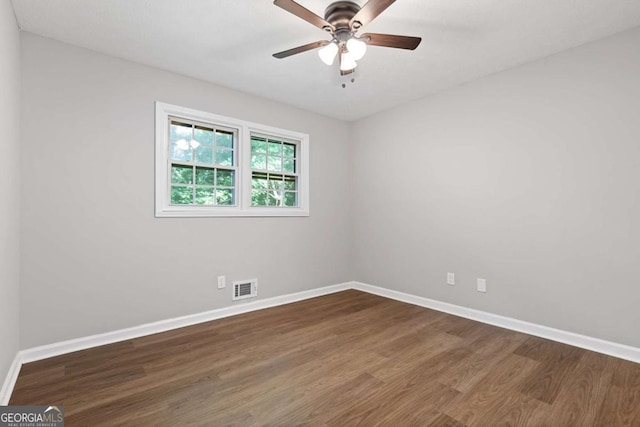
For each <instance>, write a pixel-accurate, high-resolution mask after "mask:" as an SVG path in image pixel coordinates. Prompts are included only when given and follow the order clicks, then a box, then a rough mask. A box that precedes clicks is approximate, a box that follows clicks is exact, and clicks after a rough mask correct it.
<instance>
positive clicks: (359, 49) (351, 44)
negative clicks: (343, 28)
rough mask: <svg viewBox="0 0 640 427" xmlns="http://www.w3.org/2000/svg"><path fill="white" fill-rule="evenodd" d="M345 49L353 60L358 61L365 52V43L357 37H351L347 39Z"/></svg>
mask: <svg viewBox="0 0 640 427" xmlns="http://www.w3.org/2000/svg"><path fill="white" fill-rule="evenodd" d="M347 50H348V51H349V53H350V54H351V57H352V58H353V60H354V61H359V60H360V59H362V57H363V56H364V54H365V53H366V52H367V44H366V43H365V42H363V41H362V40H360V39H358V38H355V37H352V38H350V39H349V40H348V41H347Z"/></svg>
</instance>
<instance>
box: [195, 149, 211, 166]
mask: <svg viewBox="0 0 640 427" xmlns="http://www.w3.org/2000/svg"><path fill="white" fill-rule="evenodd" d="M195 152H196V163H206V164H211V163H213V148H212V147H211V146H210V145H200V146H199V147H198V148H196V149H195Z"/></svg>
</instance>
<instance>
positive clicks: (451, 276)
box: [447, 273, 456, 286]
mask: <svg viewBox="0 0 640 427" xmlns="http://www.w3.org/2000/svg"><path fill="white" fill-rule="evenodd" d="M455 284H456V275H455V274H453V273H447V285H451V286H453V285H455Z"/></svg>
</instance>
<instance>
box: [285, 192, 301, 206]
mask: <svg viewBox="0 0 640 427" xmlns="http://www.w3.org/2000/svg"><path fill="white" fill-rule="evenodd" d="M297 194H298V193H294V192H290V191H287V192H285V193H284V205H285V206H297V205H298V204H297V202H296V199H297V197H296V196H297Z"/></svg>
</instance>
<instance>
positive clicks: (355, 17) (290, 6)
mask: <svg viewBox="0 0 640 427" xmlns="http://www.w3.org/2000/svg"><path fill="white" fill-rule="evenodd" d="M394 2H395V0H369V1H368V2H367V3H366V4H365V5H364V6H362V7H360V5H358V4H357V3H355V2H353V1H336V2H333V3H331V4H330V5H329V6H328V7H327V8H326V10H325V12H324V18H321V17H319V16H318V15H316V14H315V13H313V12H311V11H310V10H309V9H306V8H305V7H304V6H301V5H300V4H298V3H296V2H295V1H293V0H274V2H273V4H275V5H276V6H278V7H281V8H282V9H284V10H286V11H287V12H290V13H293V14H294V15H296V16H297V17H299V18H301V19H304V20H305V21H307V22H309V23H310V24H312V25H315V26H316V27H318V28H320V29H322V30H324V31H326V32H328V33H329V34H331V40H320V41H317V42H313V43H309V44H305V45H303V46H298V47H294V48H293V49H289V50H285V51H283V52H278V53H274V54H273V56H274V57H276V58H279V59H282V58H286V57H288V56H291V55H296V54H298V53H302V52H306V51H308V50H312V49H317V48H322V49H320V50H319V51H318V55H319V56H320V59H321V60H322V62H324V63H325V64H327V65H331V64H333V61H334V60H335V58H336V56H338V57H339V61H340V74H341V75H346V74H350V73H353V71H354V70H355V68H356V67H357V65H358V64H357V62H356V61H358V60H360V59H361V58H362V57H363V56H364V54H365V52H366V50H367V45H371V46H383V47H393V48H398V49H409V50H414V49H415V48H416V47H418V45H419V44H420V42H421V41H422V39H421V38H420V37H408V36H395V35H391V34H376V33H366V34H362V35H360V36H358V35H356V33H357V32H358V30H359V29H360V28H361V27H363V26H365V25H367V24H369V23H370V22H371V21H373V20H374V19H375V18H376V17H377V16H378V15H380V14H381V13H382V12H384V11H385V9H387V8H388V7H389V6H391V4H392V3H394Z"/></svg>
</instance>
